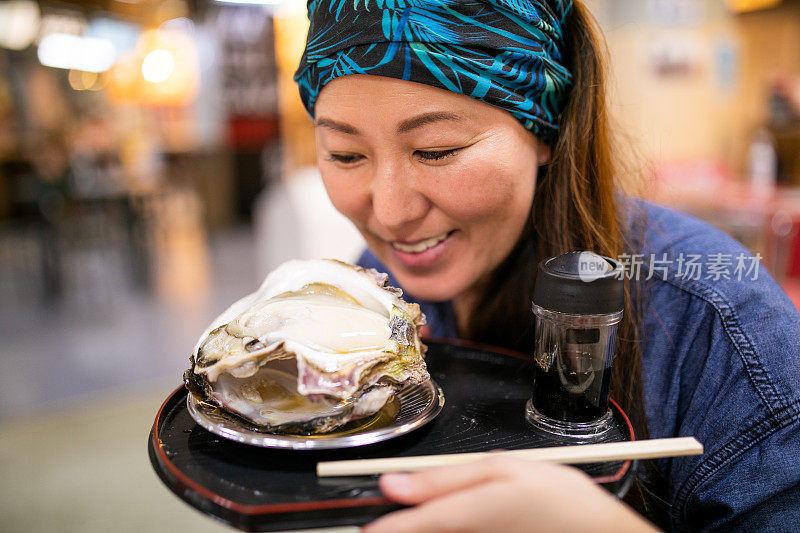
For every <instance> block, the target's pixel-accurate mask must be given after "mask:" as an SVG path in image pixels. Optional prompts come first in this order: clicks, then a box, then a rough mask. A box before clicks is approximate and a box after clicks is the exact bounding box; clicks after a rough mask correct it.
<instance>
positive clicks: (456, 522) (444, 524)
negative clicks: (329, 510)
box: [361, 483, 511, 533]
mask: <svg viewBox="0 0 800 533" xmlns="http://www.w3.org/2000/svg"><path fill="white" fill-rule="evenodd" d="M500 485H501V484H500V483H490V484H487V485H482V486H480V487H476V488H473V489H468V490H465V491H461V492H457V493H455V494H451V495H449V496H445V497H443V498H440V499H435V500H433V501H430V502H428V503H424V504H422V505H419V506H417V507H414V508H411V509H404V510H402V511H395V512H393V513H391V514H388V515H385V516H383V517H381V518H379V519H378V520H376V521H374V522H372V523H370V524H367V525H366V526H365V527H364V528H363V529H362V530H361V531H362V533H444V532H450V531H453V532H454V531H458V532H462V533H465V532H472V531H476V532H477V531H488V530H487V529H486V528H485V527H484V525H485V522H487V521H488V520H491V519H492V514H493V513H492V512H491V510H492V507H494V505H493V504H494V503H495V502H494V501H493V500H494V498H492V496H493V492H495V491H496V490H497V488H498V487H499V486H500ZM487 511H488V512H487ZM494 531H497V530H494ZM507 533H511V530H508V532H507Z"/></svg>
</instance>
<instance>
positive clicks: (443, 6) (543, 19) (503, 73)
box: [295, 0, 572, 141]
mask: <svg viewBox="0 0 800 533" xmlns="http://www.w3.org/2000/svg"><path fill="white" fill-rule="evenodd" d="M571 7H572V1H571V0H483V1H478V0H310V1H309V2H308V18H309V20H310V21H311V26H310V28H309V31H308V40H307V43H306V49H305V52H304V54H303V58H302V59H301V61H300V66H299V68H298V69H297V72H296V73H295V80H296V81H297V83H298V85H299V87H300V96H301V98H302V100H303V104H304V105H305V106H306V109H307V110H308V112H309V113H310V114H311V116H314V104H315V103H316V100H317V97H318V96H319V92H320V90H322V88H323V87H324V86H325V84H326V83H328V82H329V81H331V80H333V79H335V78H338V77H340V76H346V75H348V74H371V75H374V76H386V77H390V78H397V79H401V80H408V81H413V82H418V83H424V84H427V85H432V86H434V87H439V88H442V89H446V90H448V91H453V92H455V93H460V94H465V95H467V96H471V97H472V98H476V99H478V100H481V101H483V102H486V103H488V104H491V105H494V106H497V107H499V108H502V109H505V110H506V111H508V112H510V113H511V114H512V115H514V116H515V117H516V118H518V119H519V120H520V121H521V122H522V124H523V125H524V126H525V127H526V128H527V129H529V130H530V131H532V132H533V133H534V134H536V135H538V136H540V137H541V138H543V139H544V140H546V141H552V140H553V139H554V138H555V137H556V134H557V132H558V125H557V122H558V115H559V114H560V112H561V109H562V105H563V102H564V100H565V97H566V94H567V92H568V91H569V88H570V85H571V83H572V75H571V74H570V72H569V71H568V70H567V69H566V68H565V67H564V65H563V64H562V49H563V42H562V40H563V33H562V30H563V26H564V21H565V19H566V17H567V15H568V13H569V11H570V9H571Z"/></svg>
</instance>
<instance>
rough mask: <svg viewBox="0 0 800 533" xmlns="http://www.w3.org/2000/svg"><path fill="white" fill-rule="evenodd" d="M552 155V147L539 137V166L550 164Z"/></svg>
mask: <svg viewBox="0 0 800 533" xmlns="http://www.w3.org/2000/svg"><path fill="white" fill-rule="evenodd" d="M552 155H553V151H552V150H551V149H550V145H549V144H547V143H546V142H544V141H542V140H541V139H539V138H538V137H537V138H536V156H537V161H538V163H539V166H542V165H546V164H547V163H549V162H550V158H551V157H552Z"/></svg>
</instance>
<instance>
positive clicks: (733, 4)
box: [726, 0, 781, 13]
mask: <svg viewBox="0 0 800 533" xmlns="http://www.w3.org/2000/svg"><path fill="white" fill-rule="evenodd" d="M726 3H727V4H728V9H730V10H731V11H734V12H736V13H747V12H748V11H758V10H759V9H767V8H769V7H775V6H777V5H778V4H780V3H781V0H726Z"/></svg>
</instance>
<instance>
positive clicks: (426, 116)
mask: <svg viewBox="0 0 800 533" xmlns="http://www.w3.org/2000/svg"><path fill="white" fill-rule="evenodd" d="M443 120H453V121H456V122H458V121H461V120H462V119H461V117H460V116H459V115H456V114H455V113H449V112H447V111H436V112H431V113H423V114H421V115H418V116H416V117H412V118H409V119H406V120H404V121H403V122H401V123H400V125H399V126H397V133H408V132H409V131H411V130H414V129H416V128H421V127H422V126H425V125H428V124H431V123H433V122H440V121H443ZM314 125H315V126H317V127H323V128H329V129H332V130H334V131H338V132H340V133H345V134H347V135H361V132H360V131H358V129H356V128H354V127H353V126H351V125H349V124H345V123H343V122H336V121H335V120H332V119H329V118H324V117H320V118H318V119H317V120H315V121H314Z"/></svg>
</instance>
